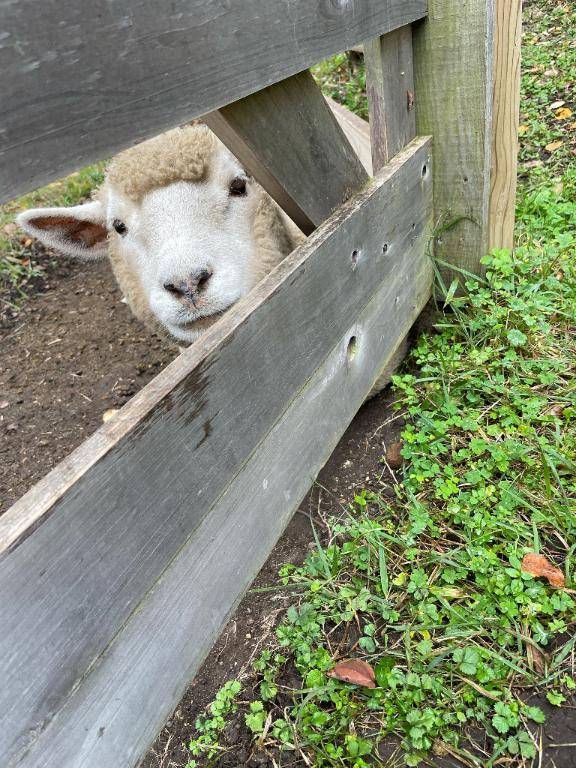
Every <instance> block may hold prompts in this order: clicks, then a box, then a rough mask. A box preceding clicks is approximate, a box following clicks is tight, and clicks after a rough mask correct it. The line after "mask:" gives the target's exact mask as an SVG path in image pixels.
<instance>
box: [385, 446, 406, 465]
mask: <svg viewBox="0 0 576 768" xmlns="http://www.w3.org/2000/svg"><path fill="white" fill-rule="evenodd" d="M386 463H387V464H388V466H389V467H390V469H400V467H401V466H402V464H404V457H403V456H402V443H391V444H390V445H389V446H388V447H387V448H386Z"/></svg>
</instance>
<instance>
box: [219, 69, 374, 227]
mask: <svg viewBox="0 0 576 768" xmlns="http://www.w3.org/2000/svg"><path fill="white" fill-rule="evenodd" d="M204 122H206V123H207V124H208V126H209V127H210V128H211V129H212V130H213V131H214V133H215V134H216V135H217V136H218V137H219V138H220V140H221V141H222V142H224V144H226V146H227V147H228V149H229V150H230V151H231V152H232V154H234V155H235V156H236V157H237V158H238V159H239V160H240V162H241V163H242V164H243V165H244V167H245V168H246V170H247V171H248V172H249V173H251V174H252V175H253V176H254V177H255V179H256V180H257V181H258V182H259V183H260V184H261V185H262V186H263V187H264V189H265V190H266V191H267V192H268V194H269V195H270V196H271V197H272V198H273V199H274V200H275V201H276V202H277V203H278V205H280V207H281V208H283V209H284V211H285V212H286V213H287V214H288V215H289V216H290V218H291V219H292V221H294V223H295V224H297V225H298V226H299V227H300V229H301V230H302V231H303V232H304V233H305V234H310V232H312V231H313V230H314V229H315V228H316V227H317V226H318V225H319V224H321V223H322V222H323V221H325V220H326V219H327V218H328V216H330V214H331V213H332V212H333V211H334V210H335V209H336V208H337V207H338V206H339V205H341V203H343V202H344V201H345V200H347V199H348V198H349V197H350V195H351V194H352V192H353V191H354V190H356V189H359V188H360V187H361V186H362V185H363V184H365V183H366V182H367V181H368V174H367V173H366V171H365V170H364V167H363V165H362V163H361V162H360V160H359V159H358V156H357V155H356V153H355V152H354V150H353V148H352V146H351V145H350V143H349V141H348V139H347V138H346V134H345V133H344V131H343V130H342V128H341V127H340V125H339V123H338V121H337V119H336V117H335V116H334V114H333V113H332V110H331V109H330V107H329V106H328V104H327V103H326V100H325V99H324V97H323V96H322V92H321V91H320V89H319V88H318V86H317V85H316V83H315V81H314V78H313V77H312V75H311V74H310V73H309V72H308V71H305V72H300V73H299V74H297V75H293V76H292V77H289V78H287V79H286V80H282V81H281V82H280V83H275V84H274V85H271V86H269V87H268V88H264V89H262V90H261V91H258V92H257V93H254V94H252V95H250V96H246V98H244V99H240V101H235V102H234V103H233V104H229V105H228V106H227V107H223V108H222V109H220V110H217V111H216V112H212V113H210V114H209V115H206V116H205V117H204Z"/></svg>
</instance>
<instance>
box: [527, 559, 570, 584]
mask: <svg viewBox="0 0 576 768" xmlns="http://www.w3.org/2000/svg"><path fill="white" fill-rule="evenodd" d="M522 570H523V571H524V572H525V573H530V574H531V575H532V576H543V577H544V578H545V579H547V580H548V583H549V584H550V586H551V587H555V588H556V589H562V588H563V587H564V585H565V583H566V582H565V581H564V574H563V573H562V571H561V570H560V568H556V566H555V565H552V563H551V562H550V560H548V558H546V557H544V555H538V554H536V552H528V554H527V555H524V559H523V560H522Z"/></svg>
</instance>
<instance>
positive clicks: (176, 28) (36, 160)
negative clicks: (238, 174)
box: [0, 0, 427, 202]
mask: <svg viewBox="0 0 576 768" xmlns="http://www.w3.org/2000/svg"><path fill="white" fill-rule="evenodd" d="M426 8H427V0H173V1H172V2H171V3H170V4H167V5H166V6H165V7H164V6H162V9H160V7H159V5H158V3H157V2H156V1H155V0H123V2H110V0H94V1H93V2H90V3H87V2H78V1H77V0H42V2H38V0H19V1H18V2H12V0H0V71H1V72H2V93H1V96H0V104H1V109H0V202H3V201H6V200H9V199H12V198H14V197H16V196H18V195H20V194H22V193H24V192H27V191H29V190H31V189H34V188H36V187H38V186H40V185H42V184H44V183H47V182H50V181H53V180H54V179H55V178H60V177H61V176H63V175H65V174H66V173H67V172H69V171H72V170H75V169H78V168H80V167H82V166H84V165H86V164H88V163H90V162H94V161H95V160H99V159H101V158H103V157H107V156H109V155H110V154H112V153H114V152H116V151H117V150H119V149H122V148H123V147H125V146H127V145H129V144H133V143H136V142H137V141H139V140H142V139H144V138H147V137H149V136H152V135H154V134H157V133H160V132H162V131H163V130H166V129H168V128H172V127H174V126H175V125H177V124H181V123H184V122H186V121H188V120H191V119H192V118H194V117H198V116H202V115H204V114H206V113H208V112H211V111H213V110H215V109H218V108H220V107H222V106H224V105H226V104H229V103H231V102H233V101H237V100H238V99H240V98H242V97H244V96H246V95H248V94H251V93H254V92H255V91H257V90H260V89H262V88H264V87H266V86H268V85H271V84H272V83H276V82H278V81H280V80H283V79H285V78H286V77H288V76H290V75H293V74H296V73H297V72H300V71H302V70H304V69H306V68H308V67H309V66H310V65H312V64H314V63H316V62H318V61H320V60H321V59H323V58H325V57H327V56H329V55H332V54H334V53H337V52H339V51H342V50H345V49H347V48H350V47H351V46H353V45H356V44H358V43H360V42H362V41H363V40H365V39H368V38H370V37H373V36H375V35H381V34H384V33H386V32H389V31H391V30H393V29H397V28H398V27H401V26H403V25H406V24H410V23H411V22H413V21H415V20H417V19H420V18H422V17H424V16H425V14H426Z"/></svg>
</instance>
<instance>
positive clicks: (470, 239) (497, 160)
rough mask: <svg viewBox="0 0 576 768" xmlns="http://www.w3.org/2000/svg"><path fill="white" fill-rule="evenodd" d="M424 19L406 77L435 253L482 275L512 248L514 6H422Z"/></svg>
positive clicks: (479, 2) (432, 2) (468, 0)
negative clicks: (497, 254)
mask: <svg viewBox="0 0 576 768" xmlns="http://www.w3.org/2000/svg"><path fill="white" fill-rule="evenodd" d="M428 13H429V15H428V19H427V20H426V21H424V22H422V23H418V24H416V26H415V28H414V76H415V98H416V124H417V131H418V133H419V134H432V135H433V136H434V156H435V162H434V168H435V176H434V198H435V199H434V211H435V214H434V215H435V226H436V238H435V254H436V257H437V258H439V259H441V260H442V261H444V262H447V263H448V264H452V265H454V267H457V268H460V269H465V270H467V271H469V272H474V273H477V274H481V273H482V266H481V263H480V260H481V259H482V257H483V256H484V255H485V254H486V253H487V252H488V251H489V249H490V248H494V247H502V246H510V245H511V244H512V232H513V223H514V197H515V189H516V187H515V175H516V140H515V139H514V135H515V129H514V127H513V126H515V123H516V120H517V102H518V89H519V80H518V58H517V57H518V47H519V29H520V26H519V14H520V0H512V2H511V1H510V0H429V6H428ZM495 64H496V66H497V67H498V71H497V77H496V78H495V71H494V66H495ZM493 147H494V150H493ZM493 158H494V161H493ZM445 276H446V279H448V280H450V279H452V278H453V277H458V276H460V279H461V278H462V275H459V273H458V272H456V271H452V270H450V269H449V268H446V269H445Z"/></svg>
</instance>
